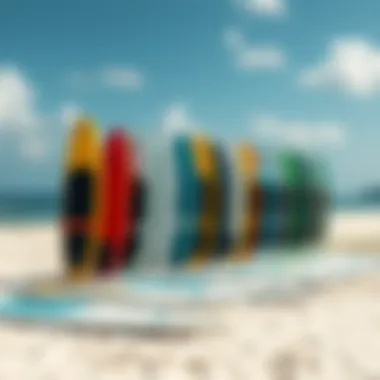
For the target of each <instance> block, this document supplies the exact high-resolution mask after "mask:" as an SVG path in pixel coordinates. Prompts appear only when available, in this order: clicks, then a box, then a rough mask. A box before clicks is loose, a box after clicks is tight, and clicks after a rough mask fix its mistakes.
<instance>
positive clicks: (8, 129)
mask: <svg viewBox="0 0 380 380" xmlns="http://www.w3.org/2000/svg"><path fill="white" fill-rule="evenodd" d="M42 123H43V118H42V117H41V115H40V114H39V113H38V110H37V107H36V91H35V89H34V87H33V86H32V84H31V83H30V81H29V80H28V79H27V77H26V76H25V75H24V74H23V73H22V72H21V71H20V70H19V69H18V68H17V67H14V66H6V67H5V66H3V67H0V132H1V133H5V134H9V133H11V134H13V135H14V137H15V138H16V139H15V140H14V139H12V141H16V144H17V146H16V147H15V149H16V150H18V151H19V152H20V154H21V156H23V157H25V158H26V159H28V160H33V161H34V160H37V159H41V158H43V157H44V156H45V153H46V145H45V142H44V140H43V135H42V132H41V130H40V127H41V124H42Z"/></svg>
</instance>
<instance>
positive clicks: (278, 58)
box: [223, 28, 286, 71]
mask: <svg viewBox="0 0 380 380" xmlns="http://www.w3.org/2000/svg"><path fill="white" fill-rule="evenodd" d="M223 40H224V44H225V46H226V48H227V50H228V51H229V52H230V53H231V54H232V56H233V59H234V61H235V66H236V67H237V68H238V69H241V70H245V71H255V70H278V69H281V68H282V67H284V66H285V64H286V56H285V53H284V52H283V51H282V50H281V49H279V48H278V47H275V46H270V45H255V46H254V45H249V44H248V43H247V41H246V39H245V37H244V35H243V34H242V33H241V32H239V31H238V30H236V29H233V28H230V29H228V30H226V31H225V33H224V36H223Z"/></svg>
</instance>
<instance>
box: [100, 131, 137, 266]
mask: <svg viewBox="0 0 380 380" xmlns="http://www.w3.org/2000/svg"><path fill="white" fill-rule="evenodd" d="M135 161H136V160H135V152H134V144H133V141H132V139H131V138H130V137H129V136H127V135H126V133H125V132H124V131H123V130H122V129H120V128H117V129H116V128H115V129H113V130H112V131H111V132H110V133H109V134H108V136H107V139H106V142H105V147H104V197H105V199H104V240H103V244H104V245H103V252H102V260H101V263H100V266H101V268H100V270H101V272H103V273H113V272H117V271H120V270H122V269H123V268H124V267H125V266H126V264H127V262H128V258H129V256H130V254H131V250H132V239H133V233H134V230H135V228H134V223H135V215H134V214H135V213H134V207H133V201H134V193H135V189H136V184H135V182H136V162H135Z"/></svg>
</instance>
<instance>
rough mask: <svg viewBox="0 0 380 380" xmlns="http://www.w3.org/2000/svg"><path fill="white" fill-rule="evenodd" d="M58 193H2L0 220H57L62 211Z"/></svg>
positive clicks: (0, 195) (0, 197)
mask: <svg viewBox="0 0 380 380" xmlns="http://www.w3.org/2000/svg"><path fill="white" fill-rule="evenodd" d="M60 204H61V202H60V197H59V196H58V195H57V194H52V193H48V194H16V193H12V194H0V222H8V221H9V222H24V221H25V222H28V221H31V222H32V221H36V222H37V221H50V220H55V219H56V218H58V216H59V212H60Z"/></svg>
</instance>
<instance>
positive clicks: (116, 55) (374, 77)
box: [0, 0, 380, 194]
mask: <svg viewBox="0 0 380 380" xmlns="http://www.w3.org/2000/svg"><path fill="white" fill-rule="evenodd" d="M0 9H1V10H0V173H1V176H0V190H2V189H22V190H25V189H26V190H28V191H32V190H33V191H34V190H48V189H55V188H57V186H58V185H59V179H60V173H61V165H62V153H63V149H64V144H65V141H66V138H67V134H68V132H69V130H70V125H71V123H72V120H74V119H75V117H76V116H77V115H79V114H81V113H86V114H90V115H92V116H93V117H94V118H95V119H96V120H97V122H98V123H99V125H100V126H101V127H102V128H103V129H104V130H105V131H106V130H109V128H111V126H113V125H125V126H128V129H129V130H131V131H132V132H133V133H136V134H142V135H144V136H149V137H152V138H154V136H156V135H158V134H161V133H167V132H173V131H174V132H176V131H181V130H191V129H202V130H203V131H205V133H207V134H209V135H210V136H213V137H215V138H219V139H224V140H228V141H231V142H232V141H241V140H243V141H252V143H253V144H258V145H260V144H261V145H260V146H267V145H272V146H273V145H274V146H282V145H291V146H296V147H299V148H302V149H307V150H308V151H313V152H314V151H316V152H318V153H319V154H322V155H323V156H324V157H326V158H327V159H328V160H329V163H330V165H331V173H332V174H331V175H332V180H333V184H334V187H335V190H336V191H337V192H338V193H342V194H345V193H350V192H355V191H357V190H359V189H361V188H363V187H366V186H370V185H373V184H376V183H380V170H378V162H380V149H379V148H378V147H379V142H380V129H379V127H380V107H379V105H380V24H379V22H378V15H379V14H380V2H379V1H378V0H366V1H363V0H360V1H359V0H318V1H311V0H128V1H125V0H107V1H101V0H97V1H94V0H91V1H89V0H81V1H77V0H75V1H74V0H65V1H64V2H63V1H59V0H55V1H51V0H34V1H28V0H2V1H0Z"/></svg>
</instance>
